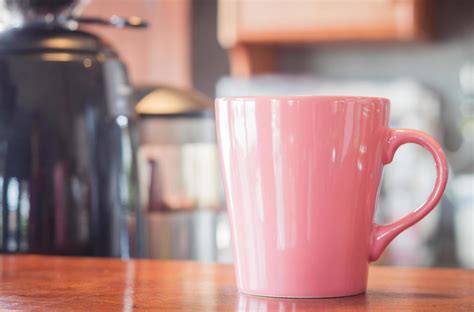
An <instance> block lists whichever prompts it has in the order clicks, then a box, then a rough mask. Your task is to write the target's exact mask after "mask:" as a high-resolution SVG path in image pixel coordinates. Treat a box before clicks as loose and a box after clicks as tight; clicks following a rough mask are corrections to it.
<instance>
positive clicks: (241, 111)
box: [216, 96, 389, 297]
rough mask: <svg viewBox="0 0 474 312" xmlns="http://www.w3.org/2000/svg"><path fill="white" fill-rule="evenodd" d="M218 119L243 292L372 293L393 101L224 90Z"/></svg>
mask: <svg viewBox="0 0 474 312" xmlns="http://www.w3.org/2000/svg"><path fill="white" fill-rule="evenodd" d="M216 118H217V135H218V140H219V149H220V157H221V159H220V160H221V167H222V171H223V178H224V186H225V191H226V197H227V205H228V211H229V217H230V222H231V227H232V237H233V243H234V261H235V270H236V277H237V286H238V288H239V290H240V291H242V292H245V293H249V294H256V295H264V296H277V297H335V296H348V295H354V294H358V293H362V292H364V291H365V289H366V285H367V274H368V263H369V248H370V243H371V242H370V240H371V232H372V230H373V214H374V207H375V205H376V201H377V195H378V191H379V186H380V178H381V173H382V167H383V161H382V157H383V156H382V154H383V148H384V144H385V143H386V137H387V131H388V128H387V127H388V120H389V101H388V100H387V99H383V98H371V97H345V96H288V97H239V98H237V97H235V98H219V99H217V100H216Z"/></svg>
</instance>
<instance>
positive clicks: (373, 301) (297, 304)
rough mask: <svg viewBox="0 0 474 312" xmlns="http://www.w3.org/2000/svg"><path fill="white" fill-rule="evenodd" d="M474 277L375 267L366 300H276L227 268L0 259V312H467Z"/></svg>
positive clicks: (472, 305) (473, 299)
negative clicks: (239, 282) (253, 292)
mask: <svg viewBox="0 0 474 312" xmlns="http://www.w3.org/2000/svg"><path fill="white" fill-rule="evenodd" d="M473 283H474V271H472V270H459V269H421V268H393V267H377V266H373V267H371V269H370V276H369V288H368V291H367V293H366V294H364V295H358V296H353V297H346V298H334V299H277V298H266V297H255V296H249V295H243V294H239V293H238V292H237V289H236V286H235V280H234V271H233V268H232V266H231V265H223V264H205V263H197V262H185V261H157V260H133V261H121V260H117V259H97V258H72V257H47V256H9V255H3V256H0V309H1V310H8V309H12V310H48V311H51V310H60V311H65V310H83V311H110V310H113V311H115V310H128V311H129V310H154V311H157V310H162V311H315V310H318V309H322V310H325V309H330V310H335V311H366V310H369V311H474V290H473Z"/></svg>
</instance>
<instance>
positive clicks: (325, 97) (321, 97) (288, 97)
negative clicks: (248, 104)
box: [215, 95, 390, 104]
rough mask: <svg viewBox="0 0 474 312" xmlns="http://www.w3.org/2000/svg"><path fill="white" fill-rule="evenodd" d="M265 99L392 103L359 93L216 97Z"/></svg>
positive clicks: (223, 97) (245, 99)
mask: <svg viewBox="0 0 474 312" xmlns="http://www.w3.org/2000/svg"><path fill="white" fill-rule="evenodd" d="M263 99H270V100H307V99H315V100H318V99H319V100H336V101H338V100H339V101H344V100H353V101H356V100H368V101H371V102H373V103H375V104H390V99H388V98H385V97H380V96H359V95H255V96H253V95H245V96H219V97H216V98H215V102H216V103H218V102H219V101H221V100H231V101H235V100H243V101H249V100H255V101H258V100H263Z"/></svg>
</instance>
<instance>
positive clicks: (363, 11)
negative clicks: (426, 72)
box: [218, 0, 432, 76]
mask: <svg viewBox="0 0 474 312" xmlns="http://www.w3.org/2000/svg"><path fill="white" fill-rule="evenodd" d="M431 2H432V0H273V1H272V0H219V9H218V10H219V11H218V38H219V42H220V44H221V45H222V46H223V47H224V48H227V49H229V58H230V62H231V72H232V74H233V75H235V76H247V75H250V74H254V73H258V72H265V71H271V70H272V69H273V68H274V64H275V56H274V49H273V48H271V47H269V46H271V45H281V44H294V43H300V44H301V43H317V42H327V41H342V40H345V41H374V40H398V41H411V40H420V39H426V38H429V37H430V36H431V33H432V31H431V25H430V24H431V23H430V22H431V7H430V5H431Z"/></svg>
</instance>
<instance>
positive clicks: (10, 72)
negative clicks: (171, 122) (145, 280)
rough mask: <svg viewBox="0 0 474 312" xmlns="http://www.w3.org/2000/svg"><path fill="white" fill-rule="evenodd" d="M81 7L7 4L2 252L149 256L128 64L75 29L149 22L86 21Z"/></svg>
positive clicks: (67, 2)
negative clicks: (78, 14)
mask: <svg viewBox="0 0 474 312" xmlns="http://www.w3.org/2000/svg"><path fill="white" fill-rule="evenodd" d="M79 4H81V2H80V1H74V0H3V1H0V10H2V9H1V7H3V10H4V11H3V14H4V21H3V23H4V24H3V26H4V29H3V31H2V32H1V33H0V252H2V253H40V254H61V255H84V256H86V255H87V256H112V257H121V258H128V257H130V256H136V257H141V256H144V255H145V244H144V242H143V240H144V224H145V223H144V220H143V219H142V218H143V215H142V213H141V209H140V208H139V207H140V205H139V200H140V199H139V189H138V183H137V181H138V177H137V165H136V164H137V163H136V153H135V148H136V145H135V140H136V134H135V129H134V127H135V119H134V114H133V107H132V106H131V105H130V101H129V95H130V92H131V88H130V85H129V82H128V78H127V72H126V68H125V66H124V64H123V62H122V61H121V60H120V58H119V56H118V55H117V53H116V51H115V50H114V49H113V48H112V47H110V46H108V45H107V44H106V43H104V42H103V41H102V40H101V39H100V38H98V37H97V36H95V35H93V34H91V33H88V32H84V31H80V30H78V29H77V25H78V24H79V23H81V22H86V23H96V24H106V25H107V24H110V25H115V26H120V27H124V26H132V27H141V26H144V23H143V22H142V21H140V20H139V19H137V18H133V19H131V20H125V19H120V18H117V17H114V18H112V19H111V20H110V21H104V20H101V19H97V18H78V17H75V16H73V15H72V14H73V12H74V8H76V6H77V5H79ZM5 13H6V14H7V15H8V16H7V18H6V21H5ZM5 24H8V25H6V26H5Z"/></svg>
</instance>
